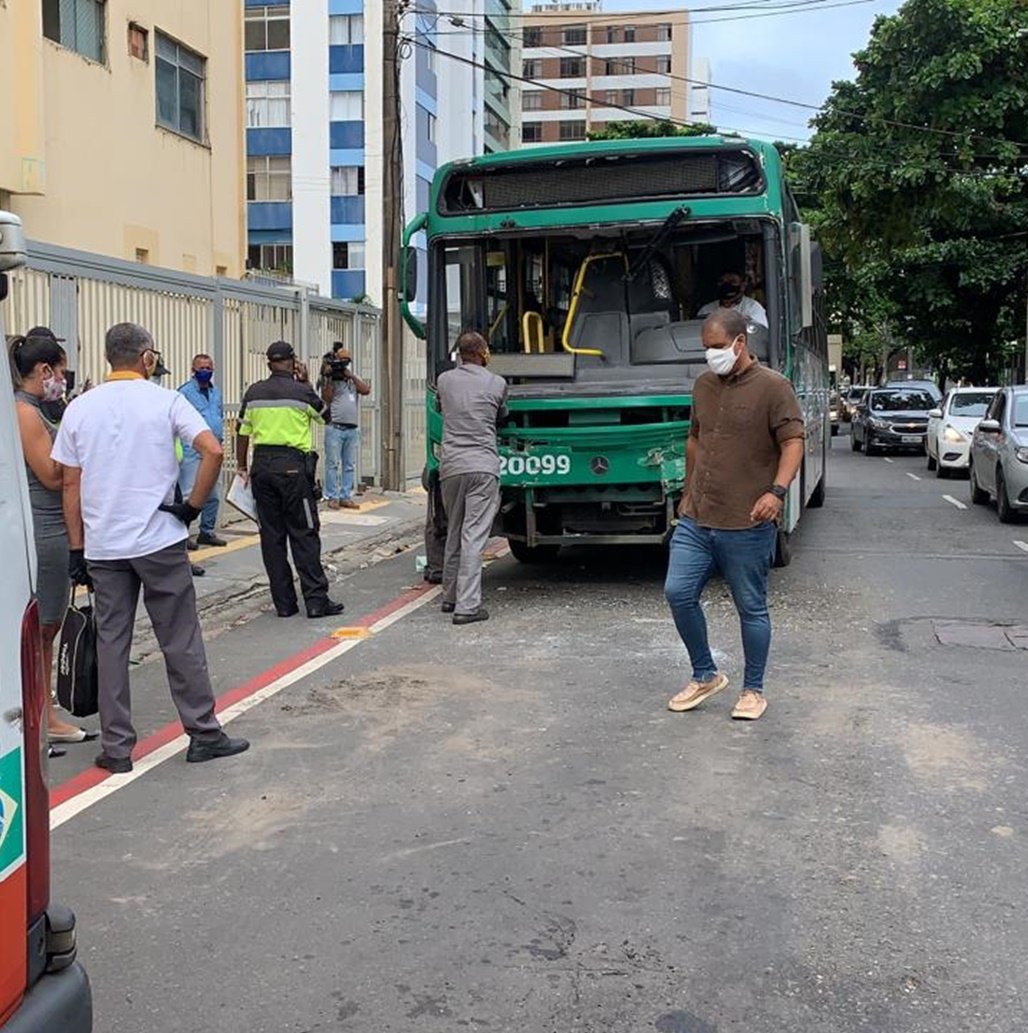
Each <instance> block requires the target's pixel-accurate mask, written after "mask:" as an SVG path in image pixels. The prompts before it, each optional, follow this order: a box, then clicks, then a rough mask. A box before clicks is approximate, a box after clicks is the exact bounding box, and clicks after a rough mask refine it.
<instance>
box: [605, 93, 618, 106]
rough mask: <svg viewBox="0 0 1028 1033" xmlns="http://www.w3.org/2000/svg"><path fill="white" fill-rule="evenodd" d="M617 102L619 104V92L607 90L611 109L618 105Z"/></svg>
mask: <svg viewBox="0 0 1028 1033" xmlns="http://www.w3.org/2000/svg"><path fill="white" fill-rule="evenodd" d="M617 102H618V91H617V90H607V103H608V104H609V105H610V106H611V107H613V106H615V105H616V104H617Z"/></svg>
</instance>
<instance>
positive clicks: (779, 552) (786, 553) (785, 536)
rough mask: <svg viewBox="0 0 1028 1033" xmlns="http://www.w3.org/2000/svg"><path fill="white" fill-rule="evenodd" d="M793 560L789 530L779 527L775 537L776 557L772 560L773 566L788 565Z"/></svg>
mask: <svg viewBox="0 0 1028 1033" xmlns="http://www.w3.org/2000/svg"><path fill="white" fill-rule="evenodd" d="M791 562H792V547H791V546H790V544H789V532H788V531H783V530H782V529H781V528H779V529H778V534H777V536H776V537H775V558H774V560H773V561H772V564H771V565H772V566H773V567H778V568H781V567H787V566H789V564H790V563H791Z"/></svg>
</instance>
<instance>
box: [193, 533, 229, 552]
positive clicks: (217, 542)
mask: <svg viewBox="0 0 1028 1033" xmlns="http://www.w3.org/2000/svg"><path fill="white" fill-rule="evenodd" d="M196 543H197V545H213V546H216V547H217V548H219V549H220V548H223V547H224V546H226V545H228V542H226V541H225V539H224V538H219V537H218V536H217V535H216V534H207V533H206V532H204V531H201V532H200V533H199V534H198V535H197V536H196Z"/></svg>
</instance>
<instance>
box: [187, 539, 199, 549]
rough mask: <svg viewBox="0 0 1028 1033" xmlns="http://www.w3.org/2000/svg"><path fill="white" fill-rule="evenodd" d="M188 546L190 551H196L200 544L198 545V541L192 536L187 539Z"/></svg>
mask: <svg viewBox="0 0 1028 1033" xmlns="http://www.w3.org/2000/svg"><path fill="white" fill-rule="evenodd" d="M186 548H187V549H188V550H189V551H190V552H196V550H197V549H199V548H200V546H199V545H197V544H196V542H195V541H194V540H193V539H192V538H187V539H186Z"/></svg>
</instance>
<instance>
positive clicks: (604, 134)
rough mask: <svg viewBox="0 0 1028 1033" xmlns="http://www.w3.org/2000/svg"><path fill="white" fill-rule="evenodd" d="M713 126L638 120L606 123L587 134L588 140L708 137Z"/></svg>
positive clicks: (713, 130)
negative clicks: (601, 127)
mask: <svg viewBox="0 0 1028 1033" xmlns="http://www.w3.org/2000/svg"><path fill="white" fill-rule="evenodd" d="M716 132H717V130H716V129H715V128H714V127H713V126H709V125H706V124H705V123H703V122H693V123H691V124H690V125H681V124H680V123H678V122H668V121H666V120H663V119H662V120H653V119H649V120H642V119H640V120H638V121H631V120H629V121H625V122H607V123H606V125H605V127H604V128H603V129H593V130H591V131H590V133H589V139H590V140H643V139H652V138H653V137H658V136H709V135H710V134H712V133H716Z"/></svg>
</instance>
